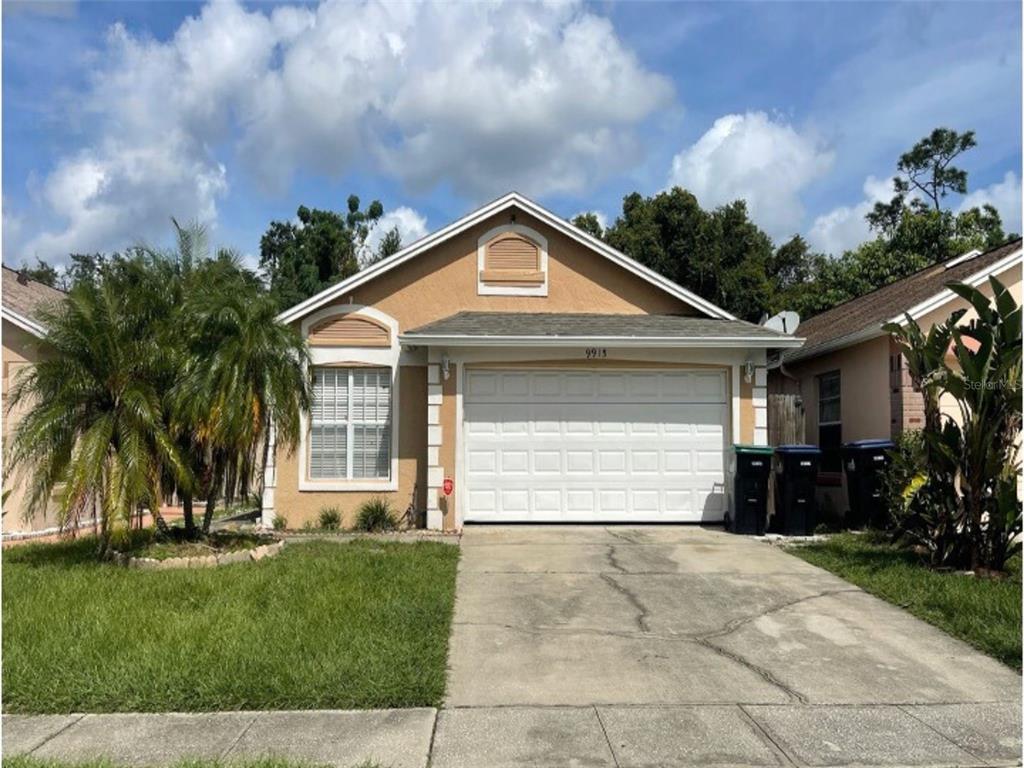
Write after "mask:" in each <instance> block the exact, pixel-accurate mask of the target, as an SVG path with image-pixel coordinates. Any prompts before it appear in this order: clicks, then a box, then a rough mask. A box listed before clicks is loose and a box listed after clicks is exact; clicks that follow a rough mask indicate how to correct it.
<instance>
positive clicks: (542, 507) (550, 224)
mask: <svg viewBox="0 0 1024 768" xmlns="http://www.w3.org/2000/svg"><path fill="white" fill-rule="evenodd" d="M280 319H281V320H282V321H284V322H286V323H290V324H292V325H293V326H294V327H295V328H297V329H299V331H300V332H301V333H302V335H303V337H305V339H306V340H307V341H308V344H309V348H310V353H311V357H312V364H313V372H312V375H313V382H314V390H315V405H314V407H313V409H312V412H311V413H309V414H306V415H305V418H304V422H305V423H304V429H303V431H302V438H301V444H300V446H299V448H298V450H296V451H294V452H291V453H289V452H287V451H285V450H283V449H282V450H276V451H274V452H272V456H273V461H272V462H270V465H269V466H268V467H267V473H266V491H265V494H264V500H263V522H264V524H266V525H269V524H271V523H272V522H273V520H274V518H275V516H277V515H281V516H283V517H285V518H286V519H287V521H288V524H289V525H290V526H293V527H294V526H297V525H302V524H303V523H304V522H305V521H307V520H309V521H313V520H315V519H316V516H317V514H318V511H319V510H320V509H321V508H323V507H327V506H333V507H337V508H338V509H340V510H341V512H342V513H343V515H344V518H345V522H346V524H348V523H351V522H352V520H353V515H354V514H355V511H356V508H357V506H358V505H359V504H360V503H361V502H363V501H364V500H366V499H369V498H372V497H375V496H382V497H385V498H386V499H388V500H389V501H390V502H391V504H392V505H393V507H394V508H395V509H396V510H397V511H399V512H405V511H407V510H409V511H411V512H413V513H416V514H421V515H422V518H421V519H424V520H425V523H426V525H427V527H429V528H432V529H444V530H458V529H460V528H461V527H462V525H463V523H466V522H475V521H480V522H485V521H511V522H515V521H535V522H558V521H573V522H577V521H631V522H639V521H679V522H699V521H705V522H718V521H721V520H722V518H723V516H724V514H725V512H726V511H727V509H728V506H729V498H728V497H729V491H728V488H729V476H728V473H729V461H728V456H729V447H730V446H731V445H732V444H733V443H734V442H744V443H757V444H766V443H767V412H766V396H767V389H766V386H767V369H766V362H767V354H768V353H769V351H774V350H779V349H791V348H796V347H798V346H799V345H800V344H801V343H802V342H801V340H800V339H799V338H795V337H793V336H788V335H784V334H781V333H778V332H776V331H772V330H769V329H767V328H764V327H761V326H757V325H753V324H751V323H747V322H743V321H740V320H737V319H736V318H734V317H732V316H731V315H730V314H729V313H728V312H726V311H724V310H723V309H721V308H720V307H717V306H715V305H714V304H712V303H710V302H708V301H706V300H705V299H702V298H700V297H699V296H697V295H696V294H694V293H692V292H690V291H689V290H687V289H686V288H685V287H683V286H679V285H676V284H674V283H672V282H670V281H669V280H666V279H665V278H664V277H662V276H660V275H658V274H656V273H655V272H653V271H651V270H649V269H647V268H646V267H644V266H642V265H640V264H638V263H637V262H635V261H633V260H631V259H629V258H627V257H626V256H625V255H623V254H622V253H620V252H619V251H616V250H614V249H613V248H610V247H609V246H608V245H606V244H605V243H603V242H601V241H599V240H597V239H595V238H593V237H591V236H590V235H588V234H586V233H585V232H583V231H581V230H579V229H577V228H576V227H574V226H573V225H572V224H570V223H569V222H567V221H566V220H564V219H562V218H560V217H558V216H556V215H554V214H553V213H551V212H550V211H547V210H545V209H544V208H542V207H540V206H539V205H537V204H535V203H533V202H531V201H530V200H527V199H526V198H524V197H522V196H521V195H518V194H515V193H512V194H508V195H505V196H504V197H502V198H500V199H498V200H495V201H494V202H492V203H490V204H488V205H486V206H484V207H482V208H480V209H479V210H476V211H474V212H473V213H471V214H469V215H467V216H465V217H463V218H461V219H459V220H458V221H456V222H454V223H452V224H450V225H448V226H446V227H444V228H443V229H440V230H438V231H437V232H434V233H433V234H431V235H428V236H427V237H424V238H423V239H421V240H419V241H417V242H415V243H413V244H412V245H410V246H408V247H407V248H405V249H403V250H402V251H400V252H398V253H396V254H394V255H393V256H391V257H389V258H387V259H385V260H383V261H381V262H378V263H376V264H374V265H372V266H370V267H368V268H367V269H364V270H363V271H361V272H359V273H358V274H356V275H354V276H353V277H351V278H348V279H347V280H344V281H342V282H340V283H338V284H336V285H334V286H331V287H330V288H328V289H327V290H325V291H323V292H321V293H320V294H318V295H316V296H313V297H312V298H310V299H308V300H307V301H304V302H302V303H301V304H299V305H297V306H295V307H292V308H291V309H289V310H287V311H285V312H283V313H282V314H281V315H280ZM446 491H447V492H446Z"/></svg>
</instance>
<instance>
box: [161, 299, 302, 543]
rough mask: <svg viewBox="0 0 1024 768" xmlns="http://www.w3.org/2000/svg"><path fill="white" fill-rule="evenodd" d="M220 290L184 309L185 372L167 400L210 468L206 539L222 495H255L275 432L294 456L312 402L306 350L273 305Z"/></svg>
mask: <svg viewBox="0 0 1024 768" xmlns="http://www.w3.org/2000/svg"><path fill="white" fill-rule="evenodd" d="M222 287H223V285H222V286H220V287H216V286H215V287H214V288H213V289H212V290H202V291H196V292H194V293H193V294H192V295H191V296H189V297H188V299H187V300H186V301H185V304H184V306H183V307H182V309H181V318H182V322H181V323H180V325H179V327H180V328H181V329H182V330H184V331H185V333H186V335H185V338H184V346H185V355H184V365H183V367H182V370H181V372H180V375H179V377H178V378H177V380H176V381H175V383H174V386H173V388H172V391H171V394H170V397H171V402H172V404H173V406H172V412H173V419H174V420H175V421H176V422H177V423H179V424H183V425H187V431H188V433H189V434H191V435H192V436H193V440H194V442H195V446H196V449H198V450H199V451H201V452H202V455H203V456H204V457H205V461H206V465H207V467H206V469H207V472H206V476H207V483H206V489H205V490H206V498H207V503H206V510H205V513H204V515H203V523H202V533H203V534H206V533H208V532H209V529H210V523H211V522H212V520H213V513H214V509H215V507H216V503H217V496H218V492H219V491H220V489H222V488H224V491H225V494H226V495H228V496H231V495H233V494H245V493H246V492H247V491H248V490H249V489H250V488H251V487H252V484H253V481H254V478H255V475H256V474H257V472H258V471H259V470H260V469H261V468H262V467H263V466H264V465H265V464H266V461H267V458H268V455H269V449H270V434H271V425H273V429H274V432H275V435H276V442H277V444H278V445H281V446H283V447H285V448H293V447H294V446H295V445H296V444H297V443H298V440H299V432H300V414H301V413H302V412H303V411H307V410H309V408H310V405H311V401H312V394H311V386H310V383H309V377H308V376H307V374H306V370H307V367H308V364H309V358H308V352H307V349H306V345H305V343H304V341H303V340H302V338H301V336H300V335H299V334H298V332H297V331H296V330H295V329H293V328H291V327H289V326H287V325H284V324H283V323H280V322H279V321H278V320H277V319H276V317H275V315H276V314H277V305H276V304H275V303H274V301H273V300H272V299H270V298H269V297H267V296H259V295H253V293H252V292H245V291H238V290H228V291H225V290H222Z"/></svg>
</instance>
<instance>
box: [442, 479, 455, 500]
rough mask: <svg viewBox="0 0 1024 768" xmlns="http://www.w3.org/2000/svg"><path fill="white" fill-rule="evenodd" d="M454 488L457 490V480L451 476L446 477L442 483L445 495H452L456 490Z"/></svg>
mask: <svg viewBox="0 0 1024 768" xmlns="http://www.w3.org/2000/svg"><path fill="white" fill-rule="evenodd" d="M454 490H455V481H454V480H452V479H451V478H450V477H446V478H445V479H444V482H443V483H441V492H442V493H444V495H445V496H451V495H452V491H454Z"/></svg>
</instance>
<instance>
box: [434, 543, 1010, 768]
mask: <svg viewBox="0 0 1024 768" xmlns="http://www.w3.org/2000/svg"><path fill="white" fill-rule="evenodd" d="M462 547H463V548H462V561H461V564H460V566H459V577H458V588H457V599H456V609H455V621H454V628H453V633H452V639H451V647H450V655H449V668H450V672H449V682H448V699H447V702H446V706H445V709H443V710H442V711H441V713H440V715H439V717H438V724H437V732H436V735H435V740H434V745H433V750H432V765H434V766H455V765H473V766H478V767H480V768H483V767H484V766H497V765H508V766H512V765H552V766H555V765H558V766H561V765H593V766H600V765H608V766H619V767H620V768H625V767H626V766H670V765H725V764H727V765H790V764H797V765H813V766H819V765H820V766H838V765H947V766H948V765H983V764H1016V763H1017V762H1018V760H1019V757H1020V753H1021V741H1020V716H1021V709H1020V696H1021V678H1020V676H1019V675H1018V674H1016V673H1015V672H1014V671H1013V670H1010V669H1009V668H1007V667H1005V666H1003V665H1001V664H1000V663H998V662H996V661H995V660H993V659H990V658H989V657H987V656H984V655H982V654H980V653H978V652H976V651H974V650H973V649H971V648H970V647H968V646H967V645H965V644H963V643H961V642H959V641H957V640H954V639H952V638H951V637H949V636H948V635H946V634H944V633H943V632H941V631H939V630H937V629H934V628H932V627H931V626H929V625H927V624H925V623H924V622H921V621H919V620H917V619H915V618H913V617H912V616H910V615H909V614H907V613H905V612H904V611H901V610H900V609H898V608H896V607H894V606H891V605H889V604H887V603H885V602H883V601H881V600H878V599H876V598H873V597H871V596H870V595H868V594H866V593H865V592H863V591H861V590H860V589H858V588H856V587H854V586H852V585H851V584H849V583H847V582H845V581H843V580H841V579H839V578H837V577H835V576H832V575H831V574H829V573H826V572H825V571H822V570H820V569H818V568H815V567H813V566H811V565H808V564H807V563H805V562H803V561H802V560H799V559H798V558H795V557H793V556H791V555H788V554H786V553H785V552H782V551H781V550H779V549H778V548H776V547H772V546H770V545H769V544H767V543H765V542H762V541H756V540H752V539H748V538H743V537H737V536H732V535H730V534H727V533H724V532H722V531H719V530H714V529H702V528H692V527H660V526H659V527H634V528H629V527H607V528H602V527H594V526H577V527H573V526H558V527H471V528H467V530H466V532H465V534H464V536H463V540H462Z"/></svg>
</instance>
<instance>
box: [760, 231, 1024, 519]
mask: <svg viewBox="0 0 1024 768" xmlns="http://www.w3.org/2000/svg"><path fill="white" fill-rule="evenodd" d="M991 276H995V277H996V278H997V279H998V280H999V281H1000V282H1002V283H1003V284H1004V285H1006V287H1007V288H1008V289H1009V290H1010V292H1011V293H1012V295H1013V296H1014V298H1015V299H1016V300H1017V302H1018V303H1020V301H1021V241H1020V240H1014V241H1012V242H1009V243H1006V244H1004V245H1002V246H1000V247H998V248H995V249H993V250H990V251H987V252H985V253H982V252H980V251H971V252H970V253H966V254H963V255H962V256H958V257H956V258H954V259H950V260H949V261H946V262H944V263H940V264H934V265H932V266H930V267H927V268H925V269H923V270H921V271H919V272H916V273H914V274H913V275H910V276H909V277H906V278H904V279H902V280H899V281H897V282H895V283H892V284H890V285H887V286H885V287H884V288H880V289H878V290H876V291H873V292H871V293H868V294H865V295H864V296H860V297H858V298H856V299H853V300H852V301H848V302H846V303H845V304H841V305H839V306H837V307H834V308H833V309H830V310H828V311H827V312H823V313H822V314H820V315H816V316H814V317H812V318H810V319H809V320H807V321H806V322H804V323H801V324H800V326H799V327H798V328H797V330H796V333H797V335H799V336H801V337H803V338H805V339H806V342H805V344H804V346H803V347H801V348H799V349H786V350H782V351H781V352H780V353H779V354H778V355H777V356H775V357H773V358H772V360H771V361H770V370H769V375H768V391H769V394H791V395H797V396H798V398H799V401H800V403H801V407H802V409H803V414H804V426H805V440H806V442H808V443H812V444H815V445H819V446H820V447H821V448H822V450H823V455H822V472H821V474H820V475H819V486H820V494H819V498H820V499H821V500H822V502H823V503H824V504H826V505H828V507H830V508H831V511H832V512H835V513H838V514H841V513H842V512H843V511H844V510H845V508H846V505H847V501H846V492H845V487H844V485H843V484H844V483H845V478H844V477H843V473H842V460H841V456H840V450H839V449H840V446H841V445H842V444H843V443H847V442H852V441H855V440H867V439H874V438H882V439H894V438H896V437H898V436H899V435H900V434H901V433H902V432H903V431H904V430H908V429H920V428H921V427H923V426H924V424H923V418H924V409H923V405H922V400H921V394H920V393H919V392H916V391H915V390H914V388H913V386H912V385H911V382H910V378H909V376H908V374H907V371H906V361H905V360H904V359H903V357H902V355H901V354H900V352H899V349H898V348H897V347H896V345H895V343H894V342H893V341H892V339H891V338H890V337H889V335H888V334H887V333H885V332H884V331H883V330H882V326H883V325H885V324H886V323H889V322H897V323H905V322H906V315H907V314H908V313H909V315H910V316H911V317H912V318H914V319H915V320H916V321H917V322H918V323H919V324H920V326H921V328H922V329H923V330H924V331H925V332H927V331H928V329H929V328H931V327H932V326H933V325H935V324H936V323H941V322H945V321H946V320H947V319H949V316H950V314H951V313H952V312H953V311H954V310H957V309H969V305H968V304H967V302H966V301H964V300H963V299H961V298H960V297H959V296H957V295H956V294H954V293H953V292H952V291H950V290H949V289H948V288H946V285H947V283H951V282H965V283H969V284H970V285H973V286H975V287H977V288H979V289H980V290H981V291H983V292H984V293H986V294H987V295H991V287H990V285H989V282H988V279H989V277H991ZM973 314H974V313H973V311H972V312H969V313H968V314H967V315H965V317H964V320H963V322H967V321H969V320H970V319H971V317H972V316H973ZM948 413H949V414H950V416H955V414H954V411H953V406H952V404H951V403H950V405H949V409H948ZM827 511H829V510H826V512H827Z"/></svg>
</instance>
